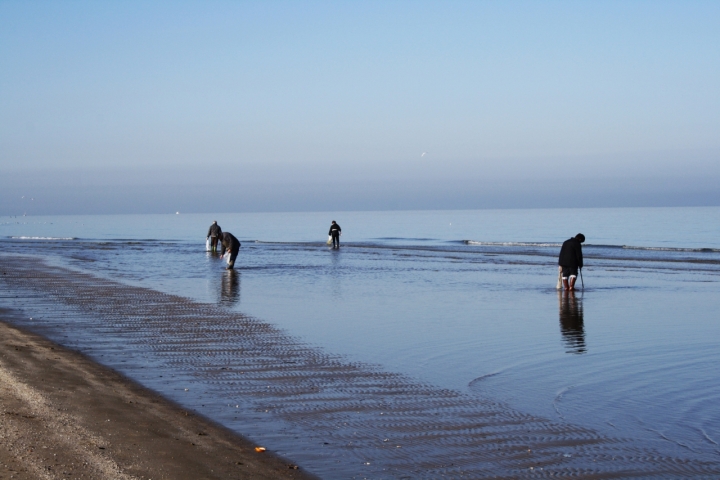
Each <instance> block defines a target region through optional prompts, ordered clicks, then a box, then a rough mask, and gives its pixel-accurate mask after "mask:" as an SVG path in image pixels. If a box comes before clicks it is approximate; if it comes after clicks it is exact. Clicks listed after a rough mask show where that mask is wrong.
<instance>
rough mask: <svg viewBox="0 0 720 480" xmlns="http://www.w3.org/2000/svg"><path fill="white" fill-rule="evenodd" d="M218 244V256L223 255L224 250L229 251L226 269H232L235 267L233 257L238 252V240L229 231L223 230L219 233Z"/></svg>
mask: <svg viewBox="0 0 720 480" xmlns="http://www.w3.org/2000/svg"><path fill="white" fill-rule="evenodd" d="M220 244H221V245H222V250H220V258H222V257H223V256H224V255H225V252H230V260H228V266H227V270H232V269H233V268H234V267H235V259H236V258H237V256H238V253H239V252H240V242H239V241H238V239H237V238H235V236H234V235H233V234H232V233H230V232H223V233H221V234H220Z"/></svg>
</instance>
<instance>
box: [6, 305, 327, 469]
mask: <svg viewBox="0 0 720 480" xmlns="http://www.w3.org/2000/svg"><path fill="white" fill-rule="evenodd" d="M12 317H13V313H12V312H8V311H7V310H2V309H0V350H1V352H2V353H0V478H16V479H37V478H44V479H55V478H122V479H197V478H207V479H211V478H217V479H229V478H237V479H244V478H258V479H262V478H267V479H271V478H288V479H310V478H316V477H314V476H312V475H309V474H307V473H306V472H304V471H302V470H301V469H300V468H298V467H297V466H296V465H295V464H294V463H293V462H291V461H289V460H287V459H283V458H281V457H279V456H277V455H274V454H272V453H270V452H263V453H258V452H256V451H255V447H256V446H257V445H255V444H254V443H253V442H251V441H250V440H248V439H246V438H243V437H241V436H239V435H237V434H235V433H233V432H231V431H229V430H228V429H226V428H224V427H222V426H220V425H217V424H215V423H213V422H211V421H209V420H207V419H205V418H203V417H201V416H199V415H197V414H196V413H194V412H188V411H186V410H185V409H183V408H182V407H180V406H178V405H176V404H174V403H172V402H171V401H169V400H167V399H165V398H164V397H162V396H160V395H159V394H157V393H155V392H153V391H151V390H148V389H146V388H144V387H142V386H140V385H138V384H137V383H135V382H133V381H132V380H130V379H128V378H126V377H124V376H122V375H121V374H119V373H117V372H115V371H114V370H111V369H109V368H107V367H104V366H102V365H100V364H98V363H96V362H94V361H92V360H90V359H88V358H87V357H85V356H84V355H82V354H80V353H77V352H74V351H71V350H68V349H67V348H64V347H62V346H60V345H58V344H55V343H53V342H52V341H50V340H47V339H45V338H44V337H41V336H39V335H37V334H34V333H31V332H27V331H25V330H23V329H20V328H18V327H16V326H14V325H12V323H11V319H12Z"/></svg>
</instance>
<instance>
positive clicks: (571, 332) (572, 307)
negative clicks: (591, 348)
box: [558, 291, 587, 355]
mask: <svg viewBox="0 0 720 480" xmlns="http://www.w3.org/2000/svg"><path fill="white" fill-rule="evenodd" d="M558 302H559V305H560V333H562V337H563V343H564V344H565V348H566V352H567V353H574V354H578V355H580V354H583V353H585V352H586V351H587V347H586V346H585V326H584V320H583V306H582V298H578V297H576V296H575V292H573V291H560V292H558Z"/></svg>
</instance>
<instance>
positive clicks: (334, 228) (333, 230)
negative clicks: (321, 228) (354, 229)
mask: <svg viewBox="0 0 720 480" xmlns="http://www.w3.org/2000/svg"><path fill="white" fill-rule="evenodd" d="M328 235H330V236H331V237H332V244H333V248H340V235H342V228H340V225H338V224H337V223H335V220H333V221H332V224H331V225H330V231H329V232H328Z"/></svg>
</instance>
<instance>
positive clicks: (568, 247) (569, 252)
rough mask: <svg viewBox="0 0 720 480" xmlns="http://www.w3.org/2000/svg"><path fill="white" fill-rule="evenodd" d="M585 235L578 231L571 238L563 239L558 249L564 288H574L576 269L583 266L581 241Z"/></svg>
mask: <svg viewBox="0 0 720 480" xmlns="http://www.w3.org/2000/svg"><path fill="white" fill-rule="evenodd" d="M584 241H585V235H583V234H582V233H578V234H577V235H575V237H573V238H569V239H567V240H565V241H564V242H563V244H562V248H561V249H560V258H559V259H558V265H559V266H560V268H562V282H563V288H564V289H565V290H575V281H576V280H577V274H578V269H582V267H583V254H582V243H583V242H584Z"/></svg>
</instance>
